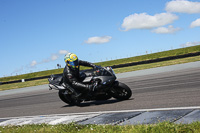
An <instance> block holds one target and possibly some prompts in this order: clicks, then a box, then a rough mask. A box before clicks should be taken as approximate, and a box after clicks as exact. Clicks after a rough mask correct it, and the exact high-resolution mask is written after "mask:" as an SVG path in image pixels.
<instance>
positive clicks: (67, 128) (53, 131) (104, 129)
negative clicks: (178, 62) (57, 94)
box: [0, 122, 200, 133]
mask: <svg viewBox="0 0 200 133" xmlns="http://www.w3.org/2000/svg"><path fill="white" fill-rule="evenodd" d="M0 132H1V133H33V132H34V133H45V132H49V133H77V132H79V133H199V132H200V122H194V123H192V124H174V123H170V122H162V123H158V124H149V125H125V126H119V125H115V126H113V125H77V124H74V123H71V124H60V125H54V126H52V125H46V124H42V125H23V126H5V127H0Z"/></svg>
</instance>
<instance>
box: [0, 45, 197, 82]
mask: <svg viewBox="0 0 200 133" xmlns="http://www.w3.org/2000/svg"><path fill="white" fill-rule="evenodd" d="M196 52H200V45H198V46H192V47H187V48H180V49H174V50H169V51H163V52H158V53H152V54H147V55H141V56H136V57H130V58H123V59H117V60H111V61H105V62H99V63H95V64H96V65H101V66H113V65H119V64H126V63H132V62H139V61H146V60H152V59H158V58H164V57H170V56H177V55H184V54H188V53H196ZM62 71H63V69H54V70H47V71H41V72H34V73H29V74H23V75H17V76H10V77H3V78H0V82H6V81H14V80H21V79H30V78H35V77H42V76H48V75H51V74H58V73H62Z"/></svg>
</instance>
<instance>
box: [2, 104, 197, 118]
mask: <svg viewBox="0 0 200 133" xmlns="http://www.w3.org/2000/svg"><path fill="white" fill-rule="evenodd" d="M186 109H200V106H191V107H172V108H153V109H137V110H118V111H98V112H83V113H67V114H49V115H35V116H21V117H5V118H0V119H18V118H32V117H50V116H72V115H90V114H97V115H100V114H107V113H128V112H150V111H167V110H186Z"/></svg>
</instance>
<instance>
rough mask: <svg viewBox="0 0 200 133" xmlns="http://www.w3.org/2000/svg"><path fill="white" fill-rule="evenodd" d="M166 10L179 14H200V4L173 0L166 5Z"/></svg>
mask: <svg viewBox="0 0 200 133" xmlns="http://www.w3.org/2000/svg"><path fill="white" fill-rule="evenodd" d="M165 10H166V11H168V12H179V13H189V14H191V13H200V2H191V1H188V0H173V1H170V2H168V3H167V4H166V7H165Z"/></svg>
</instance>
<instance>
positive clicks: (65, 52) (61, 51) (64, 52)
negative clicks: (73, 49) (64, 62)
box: [59, 50, 69, 55]
mask: <svg viewBox="0 0 200 133" xmlns="http://www.w3.org/2000/svg"><path fill="white" fill-rule="evenodd" d="M67 53H69V52H68V51H67V50H60V51H59V54H61V55H63V54H67Z"/></svg>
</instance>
